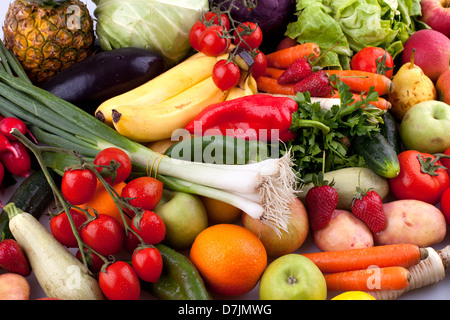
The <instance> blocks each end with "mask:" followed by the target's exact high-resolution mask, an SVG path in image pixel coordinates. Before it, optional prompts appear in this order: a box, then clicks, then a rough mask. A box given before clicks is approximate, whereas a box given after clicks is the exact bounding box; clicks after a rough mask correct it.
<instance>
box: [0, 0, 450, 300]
mask: <svg viewBox="0 0 450 320" xmlns="http://www.w3.org/2000/svg"><path fill="white" fill-rule="evenodd" d="M83 2H84V3H85V4H87V6H88V8H89V10H90V12H91V16H92V17H94V9H95V4H94V3H93V2H92V1H89V0H84V1H83ZM9 3H12V1H5V0H1V1H0V19H1V25H2V26H3V20H4V17H5V15H6V11H7V10H8V5H9ZM0 36H1V39H3V30H1V31H0ZM6 196H7V195H6ZM5 200H7V198H5V199H2V202H3V203H6V202H4V201H5ZM47 219H48V218H47V217H43V218H42V219H41V221H42V222H43V223H46V220H47ZM445 244H450V232H448V234H447V237H446V239H445V240H444V242H443V243H441V244H439V245H436V246H435V249H441V248H443V247H444V245H445ZM300 249H301V250H302V251H303V252H305V251H315V250H317V249H316V248H315V247H314V245H312V244H311V240H310V239H309V240H308V242H307V243H305V244H304V245H303V246H302V247H301V248H300ZM447 274H448V272H447ZM30 283H31V285H32V297H31V298H33V299H34V298H37V297H42V296H43V292H42V290H40V288H39V285H38V283H37V282H36V280H35V279H34V278H33V276H30ZM143 298H144V299H145V298H146V297H145V296H144V297H143ZM241 299H258V293H257V288H255V290H253V291H252V292H250V293H249V294H247V295H245V296H243V297H241ZM399 299H401V300H403V299H405V300H407V299H433V300H450V275H447V277H446V279H444V280H443V281H442V282H440V283H439V284H437V285H434V286H430V287H427V288H422V289H420V290H416V291H414V292H409V293H407V294H405V295H403V296H402V297H401V298H399Z"/></svg>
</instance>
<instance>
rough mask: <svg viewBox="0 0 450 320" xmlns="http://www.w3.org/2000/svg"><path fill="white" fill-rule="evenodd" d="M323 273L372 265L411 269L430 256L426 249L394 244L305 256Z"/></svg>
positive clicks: (314, 253)
mask: <svg viewBox="0 0 450 320" xmlns="http://www.w3.org/2000/svg"><path fill="white" fill-rule="evenodd" d="M303 255H304V256H305V257H307V258H308V259H310V260H311V261H312V262H314V264H315V265H316V266H317V267H318V268H319V269H320V270H321V271H322V272H323V273H334V272H343V271H352V270H360V269H366V268H368V267H370V266H372V265H376V266H378V267H380V268H384V267H394V266H401V267H405V268H409V267H411V266H413V265H415V264H417V263H419V262H420V261H421V260H423V259H425V258H426V257H427V256H428V252H427V250H426V249H425V248H420V247H419V246H417V245H414V244H406V243H405V244H402V243H400V244H392V245H383V246H374V247H369V248H360V249H349V250H340V251H326V252H325V251H324V252H313V253H305V254H303Z"/></svg>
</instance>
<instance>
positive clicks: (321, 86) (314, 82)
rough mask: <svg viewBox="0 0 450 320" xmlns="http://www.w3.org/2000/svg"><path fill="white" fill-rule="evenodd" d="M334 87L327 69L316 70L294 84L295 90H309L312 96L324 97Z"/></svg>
mask: <svg viewBox="0 0 450 320" xmlns="http://www.w3.org/2000/svg"><path fill="white" fill-rule="evenodd" d="M332 89H333V88H332V86H331V82H330V79H329V78H328V74H327V73H326V72H325V70H319V71H317V72H314V73H313V74H311V75H309V76H308V77H306V78H304V79H303V80H301V81H299V82H297V83H296V84H295V85H294V91H295V92H306V91H309V94H310V96H311V97H324V96H326V95H327V94H329V93H330V92H331V90H332Z"/></svg>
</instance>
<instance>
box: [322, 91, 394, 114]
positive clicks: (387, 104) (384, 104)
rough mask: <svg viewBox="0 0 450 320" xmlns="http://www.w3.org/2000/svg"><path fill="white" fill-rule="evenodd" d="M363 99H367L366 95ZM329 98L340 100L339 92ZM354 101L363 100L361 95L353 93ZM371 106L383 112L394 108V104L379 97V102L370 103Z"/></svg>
mask: <svg viewBox="0 0 450 320" xmlns="http://www.w3.org/2000/svg"><path fill="white" fill-rule="evenodd" d="M363 97H364V98H365V97H366V95H364V94H363ZM327 98H339V92H337V91H335V92H334V93H331V94H329V95H328V96H327ZM353 99H354V100H355V102H357V101H359V100H361V94H359V93H353ZM370 104H371V105H373V106H374V107H377V108H378V109H381V110H389V109H390V108H391V107H392V104H391V103H390V102H389V101H388V100H386V99H384V98H383V97H378V100H377V101H370Z"/></svg>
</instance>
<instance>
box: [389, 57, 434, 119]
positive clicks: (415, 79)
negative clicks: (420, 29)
mask: <svg viewBox="0 0 450 320" xmlns="http://www.w3.org/2000/svg"><path fill="white" fill-rule="evenodd" d="M414 52H415V49H413V51H412V53H411V61H410V62H407V63H405V64H404V65H402V66H401V67H400V69H399V70H398V71H397V73H396V74H395V76H394V77H393V79H392V83H393V84H394V90H392V92H390V93H389V96H388V100H389V102H390V103H391V104H392V107H391V110H390V111H391V113H392V114H393V115H394V117H396V118H397V119H398V120H400V121H401V120H402V119H403V116H404V115H405V113H406V111H408V110H409V109H410V108H411V107H412V106H414V105H416V104H417V103H419V102H422V101H428V100H435V99H436V88H435V86H434V83H433V81H431V79H430V78H429V77H427V76H426V75H425V74H424V73H423V71H422V69H421V68H420V67H419V66H417V65H415V64H414Z"/></svg>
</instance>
